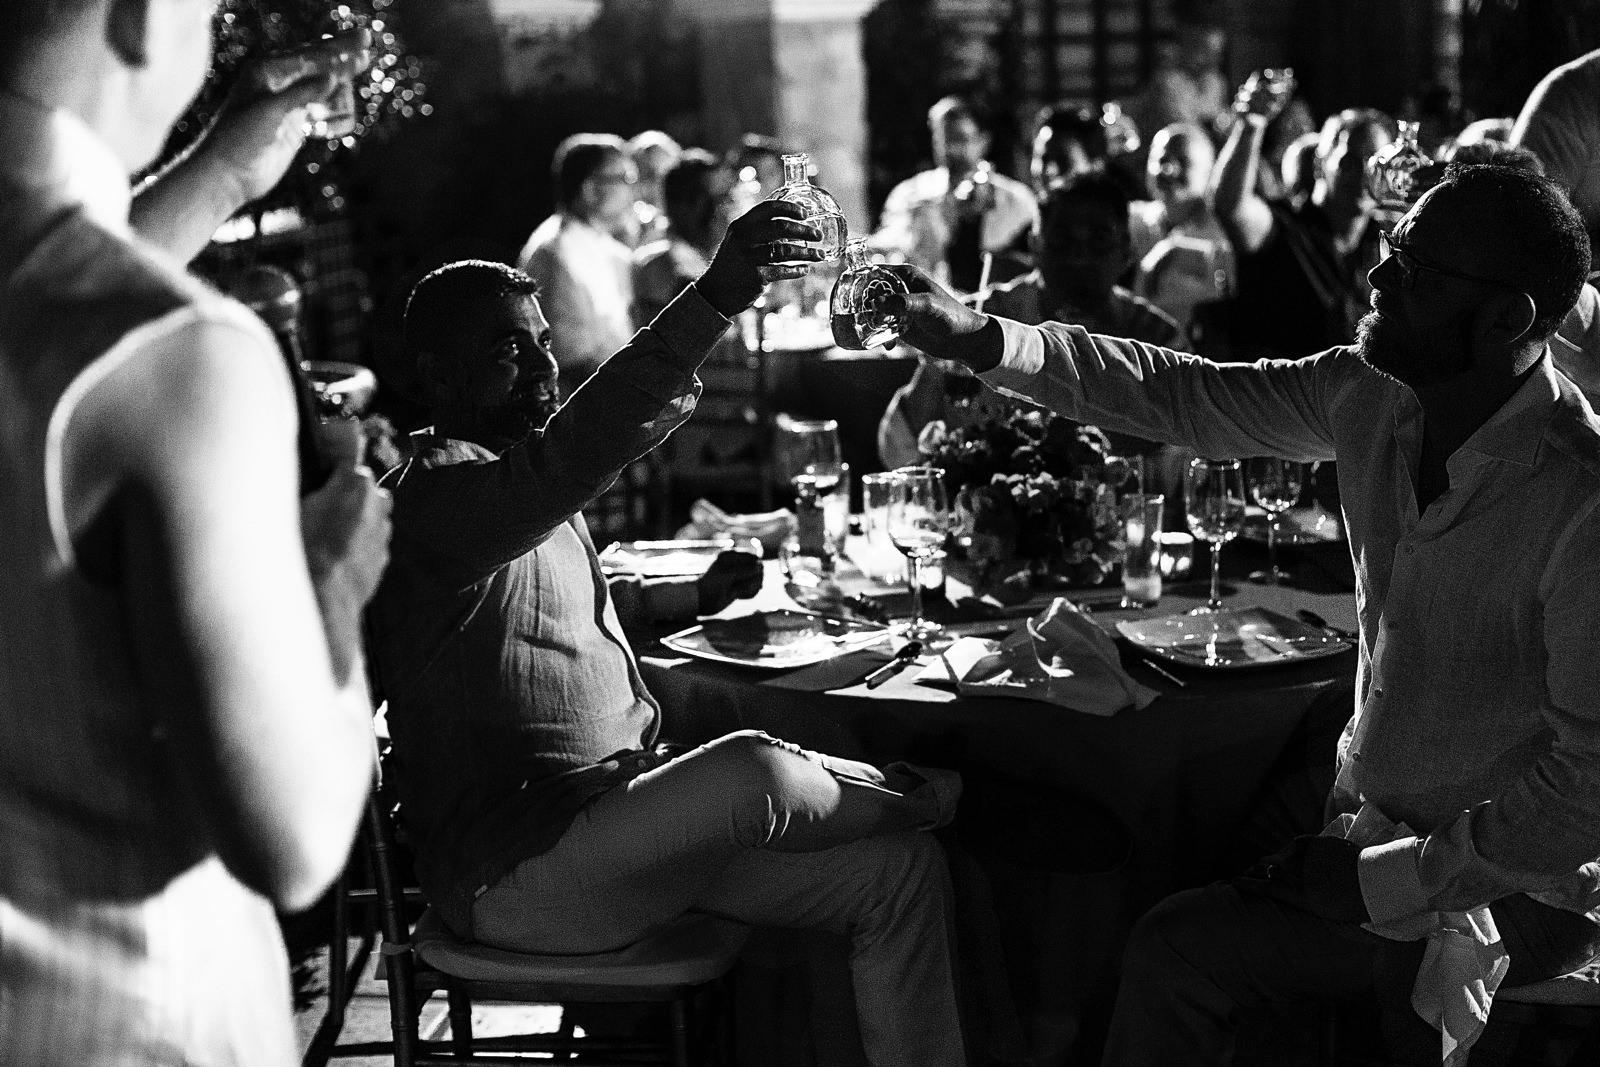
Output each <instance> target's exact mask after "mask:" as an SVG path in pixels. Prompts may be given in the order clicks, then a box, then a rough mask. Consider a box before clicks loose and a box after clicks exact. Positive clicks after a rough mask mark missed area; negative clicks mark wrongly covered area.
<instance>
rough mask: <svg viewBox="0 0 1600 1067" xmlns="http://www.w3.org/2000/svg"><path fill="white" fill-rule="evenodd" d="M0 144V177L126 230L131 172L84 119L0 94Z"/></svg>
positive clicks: (55, 202) (56, 202)
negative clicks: (129, 173)
mask: <svg viewBox="0 0 1600 1067" xmlns="http://www.w3.org/2000/svg"><path fill="white" fill-rule="evenodd" d="M0 146H3V147H0V178H4V179H5V180H7V181H9V182H11V183H13V184H15V185H18V186H21V187H22V188H24V189H27V190H31V191H36V192H39V193H43V194H45V195H46V196H47V197H48V198H49V199H50V200H51V201H52V203H53V204H56V205H60V206H62V207H67V206H81V207H82V208H83V211H84V214H86V215H87V216H88V217H89V218H90V219H92V220H94V221H95V222H96V223H98V224H100V225H102V226H104V227H106V228H108V229H112V230H116V231H120V232H127V230H128V207H129V205H130V203H131V202H132V193H131V192H130V190H129V188H128V171H127V168H126V166H124V164H123V162H122V160H120V159H118V158H117V155H116V153H114V152H113V151H112V150H111V147H110V146H109V145H107V144H106V143H105V141H103V140H102V139H101V138H100V136H99V134H97V133H95V132H94V131H93V130H92V129H90V128H89V126H88V124H87V123H85V122H84V121H83V120H82V119H80V118H78V117H77V116H76V115H74V114H72V113H71V112H69V111H66V110H64V109H62V108H56V109H54V110H52V109H50V108H46V107H44V106H42V105H40V104H37V103H35V102H33V101H32V100H28V99H25V98H23V97H20V96H16V95H14V94H11V93H7V92H4V91H0Z"/></svg>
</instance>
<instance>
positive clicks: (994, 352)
mask: <svg viewBox="0 0 1600 1067" xmlns="http://www.w3.org/2000/svg"><path fill="white" fill-rule="evenodd" d="M984 320H985V321H984V324H983V327H982V328H981V329H979V330H976V331H974V332H972V333H970V334H967V335H966V336H965V337H964V338H963V339H962V340H963V344H962V349H961V351H960V352H959V353H957V354H956V358H957V359H958V360H960V361H961V362H962V363H964V364H965V365H966V366H967V369H968V370H970V371H972V373H974V374H982V373H983V372H985V371H991V370H994V369H995V368H996V367H998V366H999V365H1000V361H1001V359H1003V358H1005V354H1006V338H1005V333H1004V331H1002V330H1001V328H1000V320H999V319H997V318H995V317H994V316H993V315H985V316H984Z"/></svg>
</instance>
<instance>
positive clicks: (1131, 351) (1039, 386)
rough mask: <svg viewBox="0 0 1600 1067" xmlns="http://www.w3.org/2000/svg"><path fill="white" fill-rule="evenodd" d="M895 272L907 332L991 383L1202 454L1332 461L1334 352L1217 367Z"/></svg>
mask: <svg viewBox="0 0 1600 1067" xmlns="http://www.w3.org/2000/svg"><path fill="white" fill-rule="evenodd" d="M894 270H895V271H896V272H897V273H899V274H900V276H901V277H902V278H903V279H905V280H906V282H907V284H908V285H909V286H910V287H911V290H912V292H911V293H910V294H908V295H906V296H904V297H900V296H892V297H887V298H885V305H884V306H885V309H886V310H888V311H889V312H890V313H893V314H899V315H901V316H902V320H901V322H902V326H901V332H900V336H901V338H902V339H903V340H904V341H905V342H906V343H907V344H910V345H915V346H916V347H917V348H920V349H922V350H923V351H925V352H927V353H928V354H929V355H932V356H935V357H938V358H942V359H952V360H956V361H958V362H961V363H965V364H966V365H967V366H968V367H970V368H971V369H972V370H973V371H974V372H976V373H977V374H979V376H980V377H981V378H982V379H983V380H984V382H985V383H986V384H988V385H989V386H991V387H993V388H995V389H997V390H999V391H1000V392H1002V393H1007V394H1009V395H1013V396H1018V397H1021V398H1022V399H1024V400H1030V401H1033V402H1034V403H1037V404H1039V405H1041V406H1043V407H1045V408H1047V409H1049V410H1051V411H1055V412H1058V413H1060V414H1062V415H1066V416H1067V417H1069V418H1073V419H1077V420H1078V421H1080V422H1088V423H1093V424H1095V425H1097V426H1099V427H1101V428H1102V429H1107V430H1117V431H1120V432H1123V433H1130V434H1136V435H1138V436H1140V437H1144V438H1148V439H1150V440H1155V441H1162V442H1164V443H1167V444H1175V445H1183V446H1185V447H1188V448H1192V449H1195V450H1196V451H1197V452H1199V453H1201V454H1202V455H1211V456H1266V455H1276V456H1283V457H1285V458H1289V459H1298V460H1305V461H1309V460H1315V459H1330V458H1332V456H1333V431H1332V428H1331V426H1330V425H1329V424H1328V421H1327V413H1328V412H1329V411H1330V410H1331V408H1332V406H1333V404H1334V403H1335V402H1336V399H1337V395H1338V392H1339V390H1340V388H1341V387H1342V386H1343V384H1344V383H1345V382H1346V381H1347V380H1348V378H1349V377H1350V375H1349V371H1348V370H1346V369H1344V368H1345V367H1348V358H1341V354H1340V353H1338V352H1337V351H1335V352H1330V353H1325V354H1324V355H1321V356H1313V357H1311V358H1309V359H1304V360H1294V361H1290V360H1271V361H1262V362H1260V363H1255V364H1218V363H1212V362H1209V361H1207V360H1203V359H1201V358H1199V357H1198V356H1193V355H1188V354H1186V353H1181V352H1173V351H1171V350H1169V349H1165V348H1159V347H1157V346H1155V345H1148V344H1143V343H1141V342H1138V341H1130V340H1126V339H1123V338H1116V337H1104V336H1101V335H1099V334H1091V333H1089V332H1088V331H1086V330H1084V329H1083V328H1082V327H1081V326H1070V325H1066V324H1063V323H1059V322H1047V323H1044V324H1042V325H1039V326H1027V325H1024V324H1022V323H1019V322H1013V321H1011V320H1010V319H1002V318H997V317H995V316H992V315H985V314H982V313H980V312H976V311H973V310H972V309H970V308H968V307H966V306H965V305H963V304H962V303H961V302H960V301H958V300H957V299H955V297H954V296H952V295H951V294H950V293H949V292H947V291H946V290H944V289H943V288H942V287H941V286H939V284H938V283H937V282H935V281H933V279H931V278H929V277H928V276H927V274H926V273H924V272H921V271H918V270H916V269H915V268H912V267H906V266H898V267H895V268H894Z"/></svg>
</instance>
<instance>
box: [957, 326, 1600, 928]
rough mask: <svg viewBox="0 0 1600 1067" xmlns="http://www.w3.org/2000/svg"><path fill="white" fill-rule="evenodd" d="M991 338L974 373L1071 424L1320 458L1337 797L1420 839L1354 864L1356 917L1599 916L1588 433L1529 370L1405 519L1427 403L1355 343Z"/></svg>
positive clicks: (1597, 695)
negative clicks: (1341, 665) (1208, 350)
mask: <svg viewBox="0 0 1600 1067" xmlns="http://www.w3.org/2000/svg"><path fill="white" fill-rule="evenodd" d="M1000 322H1001V326H1002V329H1003V331H1004V335H1005V341H1006V345H1005V357H1004V359H1003V361H1002V363H1001V365H1000V366H999V367H997V368H996V369H994V370H992V371H990V372H989V373H987V374H986V375H984V377H985V379H986V380H987V381H988V382H989V383H990V384H991V385H994V386H995V387H997V388H1001V389H1005V390H1011V391H1015V392H1016V393H1018V394H1020V395H1023V396H1025V397H1028V398H1031V399H1034V400H1036V401H1038V402H1040V403H1042V404H1045V405H1046V406H1048V407H1050V408H1052V409H1054V410H1057V411H1060V412H1061V413H1063V414H1065V415H1067V416H1069V417H1071V418H1076V419H1080V420H1082V421H1085V422H1092V423H1095V424H1097V425H1101V426H1103V427H1107V428H1114V429H1118V430H1122V431H1125V432H1129V433H1135V434H1139V435H1141V436H1145V437H1150V438H1153V439H1156V440H1162V441H1169V442H1172V443H1176V444H1182V445H1186V446H1188V447H1191V448H1193V449H1195V450H1196V451H1198V452H1199V453H1200V454H1202V455H1212V456H1254V455H1279V456H1284V457H1287V458H1291V459H1297V460H1305V461H1309V460H1317V459H1333V458H1337V459H1338V461H1339V490H1340V496H1341V499H1342V500H1343V502H1344V512H1345V526H1346V530H1347V533H1348V536H1349V540H1350V551H1351V555H1352V558H1353V561H1354V564H1355V574H1356V601H1357V608H1358V611H1359V615H1360V620H1361V639H1360V658H1359V666H1358V672H1357V690H1356V700H1357V704H1356V714H1355V717H1354V719H1353V720H1352V723H1351V725H1350V726H1349V727H1347V729H1346V735H1345V738H1344V739H1343V741H1342V743H1341V753H1342V755H1345V756H1348V757H1349V758H1345V759H1342V760H1341V768H1340V773H1339V778H1338V781H1337V784H1336V785H1335V787H1334V799H1335V801H1336V803H1337V804H1338V806H1339V808H1340V810H1343V811H1350V812H1353V811H1355V810H1356V809H1357V808H1358V807H1360V805H1361V803H1362V801H1366V802H1370V803H1372V804H1374V805H1376V806H1377V807H1378V808H1379V809H1380V810H1381V811H1382V812H1383V813H1384V814H1385V815H1386V816H1387V817H1388V818H1390V819H1391V820H1393V821H1395V822H1404V823H1406V824H1408V825H1409V826H1411V827H1412V828H1413V829H1415V830H1416V831H1417V836H1415V837H1408V838H1404V839H1402V840H1401V841H1398V842H1395V843H1393V844H1391V845H1387V846H1383V847H1382V848H1381V849H1368V850H1366V851H1365V852H1364V853H1363V856H1362V865H1363V867H1362V886H1363V891H1364V893H1365V894H1366V896H1367V903H1368V906H1369V909H1370V910H1371V911H1372V916H1373V919H1374V921H1375V922H1379V923H1383V922H1388V921H1396V920H1400V919H1403V918H1405V917H1407V916H1411V915H1416V914H1420V913H1422V912H1426V911H1447V910H1449V911H1457V910H1466V909H1470V908H1473V907H1477V906H1479V905H1483V904H1487V903H1489V902H1491V901H1493V900H1496V899H1499V898H1500V897H1503V896H1507V895H1510V894H1512V893H1516V892H1525V893H1528V894H1529V895H1530V896H1532V897H1534V898H1535V899H1537V900H1539V901H1541V902H1543V903H1546V904H1549V905H1552V906H1555V907H1559V908H1564V909H1567V910H1570V911H1577V912H1582V913H1586V914H1589V915H1591V916H1592V917H1595V918H1597V919H1600V862H1597V861H1596V857H1597V856H1600V420H1597V419H1596V416H1595V414H1594V412H1593V411H1592V410H1591V409H1590V407H1589V405H1588V403H1587V402H1586V401H1585V400H1584V398H1583V396H1582V394H1581V393H1580V392H1579V391H1578V390H1577V388H1576V387H1575V386H1573V384H1572V383H1571V382H1570V381H1569V380H1567V379H1566V378H1565V377H1564V376H1562V375H1560V374H1558V373H1557V372H1556V371H1554V370H1553V369H1552V367H1551V365H1550V362H1549V359H1548V357H1546V358H1544V359H1541V360H1540V362H1539V363H1538V365H1537V366H1536V367H1535V368H1534V370H1533V372H1532V373H1531V374H1530V375H1529V376H1528V378H1527V380H1526V381H1525V382H1524V383H1523V384H1522V386H1521V387H1520V388H1519V389H1518V391H1517V392H1516V394H1515V395H1514V396H1512V398H1511V399H1510V400H1508V401H1507V402H1506V404H1505V405H1504V406H1503V407H1502V408H1501V409H1500V410H1499V411H1498V412H1497V413H1496V414H1495V415H1494V416H1493V417H1492V418H1491V419H1490V420H1489V421H1488V422H1486V423H1485V424H1484V425H1483V426H1481V427H1480V428H1479V429H1478V430H1477V432H1476V433H1474V434H1473V435H1472V437H1471V438H1469V439H1468V440H1467V442H1466V443H1465V444H1463V445H1462V446H1461V447H1460V448H1459V449H1457V451H1456V452H1455V453H1454V454H1453V455H1452V456H1451V457H1450V458H1449V460H1448V462H1447V465H1446V466H1447V470H1448V473H1449V478H1450V489H1449V491H1448V492H1446V493H1444V494H1443V495H1441V496H1440V497H1439V498H1438V499H1437V500H1435V501H1433V503H1432V504H1430V505H1429V507H1428V508H1427V510H1426V511H1425V512H1423V513H1422V514H1420V515H1419V514H1418V512H1417V504H1416V500H1417V496H1416V489H1415V481H1416V478H1417V476H1418V471H1419V462H1420V455H1421V438H1422V409H1421V407H1420V406H1419V405H1418V403H1417V401H1416V398H1415V396H1414V394H1412V392H1411V391H1410V390H1409V389H1407V388H1406V387H1404V386H1402V385H1400V384H1398V383H1396V382H1394V381H1392V380H1390V379H1388V378H1385V377H1384V376H1382V375H1380V374H1378V373H1377V372H1376V371H1374V370H1372V369H1371V368H1369V367H1368V366H1367V365H1366V364H1364V363H1362V362H1361V360H1360V359H1359V358H1358V357H1357V356H1356V354H1355V351H1354V349H1349V348H1335V349H1331V350H1329V351H1327V352H1324V353H1321V354H1319V355H1316V356H1311V357H1308V358H1306V359H1301V360H1294V361H1290V360H1274V361H1263V362H1261V363H1257V364H1254V365H1218V364H1213V363H1209V362H1206V361H1204V360H1201V359H1198V358H1196V357H1193V356H1186V355H1182V354H1179V353H1176V352H1171V351H1168V350H1165V349H1160V348H1156V347H1154V346H1150V345H1143V344H1139V343H1137V342H1132V341H1124V340H1120V339H1115V338H1108V337H1101V336H1097V335H1091V334H1089V333H1087V332H1085V331H1084V330H1083V329H1082V328H1081V327H1075V326H1065V325H1062V324H1059V323H1050V324H1046V325H1043V326H1037V327H1032V326H1023V325H1021V324H1018V323H1013V322H1009V321H1007V320H1003V319H1002V320H1000ZM1387 620H1397V624H1390V625H1385V622H1386V621H1387Z"/></svg>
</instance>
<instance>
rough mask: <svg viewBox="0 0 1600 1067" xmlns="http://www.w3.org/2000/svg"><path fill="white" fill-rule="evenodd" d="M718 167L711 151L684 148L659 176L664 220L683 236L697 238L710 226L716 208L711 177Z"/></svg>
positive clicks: (718, 162) (719, 168)
mask: <svg viewBox="0 0 1600 1067" xmlns="http://www.w3.org/2000/svg"><path fill="white" fill-rule="evenodd" d="M721 169H722V163H721V162H720V161H719V160H718V159H717V157H716V156H714V155H712V154H711V153H710V152H707V151H705V150H704V149H700V148H686V149H684V152H683V155H681V156H679V157H678V162H676V163H674V164H673V165H672V167H671V168H670V169H669V170H668V171H667V173H666V176H665V177H664V178H662V179H661V202H662V205H663V206H664V207H665V208H666V211H667V221H668V222H669V223H671V225H672V226H673V228H675V229H676V230H677V231H678V232H679V233H681V234H683V235H684V236H685V237H688V238H690V239H696V238H699V237H701V236H702V235H704V234H705V233H706V232H707V231H708V230H709V229H710V226H711V217H712V214H713V213H714V212H715V211H716V207H717V205H716V202H715V200H714V198H713V196H712V191H713V185H712V179H713V177H715V175H716V173H717V172H718V171H719V170H721Z"/></svg>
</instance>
